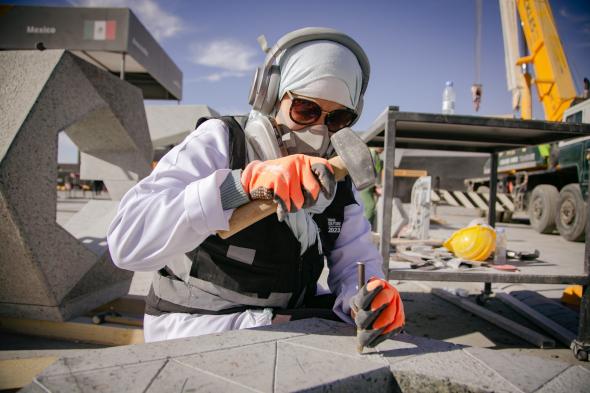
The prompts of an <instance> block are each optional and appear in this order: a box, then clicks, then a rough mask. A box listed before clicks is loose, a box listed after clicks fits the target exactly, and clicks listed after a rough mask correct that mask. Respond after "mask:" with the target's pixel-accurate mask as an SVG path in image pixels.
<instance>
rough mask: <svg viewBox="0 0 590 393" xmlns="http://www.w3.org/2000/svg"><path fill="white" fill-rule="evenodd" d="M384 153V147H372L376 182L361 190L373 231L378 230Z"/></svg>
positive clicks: (365, 211) (365, 214)
mask: <svg viewBox="0 0 590 393" xmlns="http://www.w3.org/2000/svg"><path fill="white" fill-rule="evenodd" d="M381 153H383V148H382V147H373V148H371V158H372V159H373V164H374V165H375V173H376V177H375V184H374V185H372V186H370V187H367V188H365V189H364V190H362V191H360V196H361V199H362V201H363V205H364V216H365V218H366V219H367V220H368V221H369V223H370V224H371V229H372V230H373V231H376V230H377V227H376V226H377V219H376V218H377V201H378V200H379V197H380V196H381V184H382V176H383V160H382V159H381V156H380V155H381Z"/></svg>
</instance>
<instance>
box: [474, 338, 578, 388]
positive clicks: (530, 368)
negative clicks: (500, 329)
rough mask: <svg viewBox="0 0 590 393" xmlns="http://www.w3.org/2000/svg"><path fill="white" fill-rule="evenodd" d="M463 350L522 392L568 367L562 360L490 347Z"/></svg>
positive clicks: (535, 386) (543, 382)
mask: <svg viewBox="0 0 590 393" xmlns="http://www.w3.org/2000/svg"><path fill="white" fill-rule="evenodd" d="M464 351H465V352H467V353H469V354H470V355H472V356H473V357H475V358H477V359H478V360H480V361H481V362H482V363H484V364H485V365H486V366H488V367H490V368H491V369H493V370H494V371H496V372H497V373H498V374H500V375H501V376H502V377H504V378H505V379H506V380H508V381H510V382H511V383H512V384H513V385H515V386H517V387H518V388H520V389H522V390H523V391H524V392H534V391H535V390H537V389H539V388H540V387H541V386H542V385H543V384H545V383H546V382H547V381H549V380H551V379H553V378H555V376H557V375H559V374H560V373H562V372H563V371H564V370H565V369H567V368H568V367H569V365H568V364H567V363H564V362H559V361H554V360H547V359H541V358H538V357H534V356H526V355H516V354H513V353H508V352H500V351H494V350H491V349H483V348H466V349H464Z"/></svg>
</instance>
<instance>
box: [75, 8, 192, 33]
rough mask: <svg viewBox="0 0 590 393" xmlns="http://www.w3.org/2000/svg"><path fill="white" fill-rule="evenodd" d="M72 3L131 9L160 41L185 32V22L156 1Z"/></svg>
mask: <svg viewBox="0 0 590 393" xmlns="http://www.w3.org/2000/svg"><path fill="white" fill-rule="evenodd" d="M70 3H71V4H73V5H76V6H82V7H128V8H131V10H132V11H133V13H135V14H136V15H137V17H138V18H139V20H140V21H141V22H142V23H143V24H144V25H145V27H146V28H147V29H148V30H149V32H150V33H151V34H152V35H153V36H154V37H155V38H156V40H158V41H162V40H164V39H166V38H170V37H174V36H175V35H177V34H178V33H180V32H181V31H183V30H185V26H184V23H183V21H182V20H181V19H180V18H179V17H177V16H176V15H174V14H172V13H170V12H167V11H166V10H164V9H163V8H162V7H160V4H159V3H158V2H156V1H155V0H72V1H70Z"/></svg>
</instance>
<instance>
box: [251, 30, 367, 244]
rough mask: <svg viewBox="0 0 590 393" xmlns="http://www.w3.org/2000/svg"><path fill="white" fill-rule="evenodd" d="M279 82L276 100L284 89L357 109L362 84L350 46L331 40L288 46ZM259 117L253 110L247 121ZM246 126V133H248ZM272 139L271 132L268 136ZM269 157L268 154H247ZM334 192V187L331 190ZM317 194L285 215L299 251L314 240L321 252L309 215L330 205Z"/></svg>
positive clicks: (313, 224)
mask: <svg viewBox="0 0 590 393" xmlns="http://www.w3.org/2000/svg"><path fill="white" fill-rule="evenodd" d="M279 66H280V68H281V81H280V84H279V94H278V99H277V100H278V101H280V100H281V99H282V98H283V96H284V95H285V93H286V92H287V91H292V92H293V93H295V94H299V95H303V96H307V97H313V98H321V99H324V100H329V101H333V102H337V103H339V104H341V105H344V106H346V107H347V108H351V109H353V110H356V108H357V105H358V102H359V98H360V94H361V87H362V83H363V73H362V69H361V66H360V65H359V62H358V60H357V58H356V56H355V54H354V53H352V52H351V51H350V49H348V48H346V47H345V46H342V45H340V44H338V43H336V42H334V41H323V40H318V41H309V42H305V43H302V44H299V45H295V46H292V47H290V48H289V49H287V50H286V51H285V52H284V53H283V54H282V55H280V58H279ZM257 116H261V115H260V113H258V112H255V111H253V113H251V114H250V118H249V120H248V122H251V121H253V120H255V119H256V117H257ZM248 132H249V130H248V127H247V128H246V133H247V134H248ZM271 138H274V135H272V136H271ZM266 153H267V154H268V152H266ZM250 158H251V159H253V158H257V159H268V158H269V157H250ZM334 191H336V190H334ZM333 197H334V196H332V198H331V199H326V198H325V197H324V195H323V194H322V193H320V195H319V198H318V201H317V202H316V204H315V205H314V206H312V207H310V208H308V209H304V210H300V211H298V212H296V213H290V214H287V216H286V219H285V222H286V224H287V225H288V226H289V228H291V231H292V232H293V234H294V235H295V237H296V238H297V239H298V240H299V242H300V243H301V254H303V253H304V252H305V251H306V250H307V249H308V248H309V247H310V246H311V245H313V244H314V243H317V247H318V250H319V252H322V247H321V240H320V238H319V231H318V228H317V225H316V223H315V221H314V220H313V219H312V217H311V215H312V214H318V213H321V212H323V211H324V209H325V208H326V207H327V206H328V205H330V203H331V202H332V199H333Z"/></svg>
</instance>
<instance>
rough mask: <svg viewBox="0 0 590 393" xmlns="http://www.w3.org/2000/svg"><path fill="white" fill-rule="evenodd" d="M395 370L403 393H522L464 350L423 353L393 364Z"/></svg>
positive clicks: (394, 373) (395, 375) (392, 368)
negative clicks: (447, 392) (453, 392)
mask: <svg viewBox="0 0 590 393" xmlns="http://www.w3.org/2000/svg"><path fill="white" fill-rule="evenodd" d="M490 352H492V351H491V350H490ZM386 358H387V357H386ZM391 370H392V372H393V375H394V377H395V379H396V381H397V382H398V384H399V385H400V387H401V389H402V391H403V392H406V391H408V392H440V391H485V392H488V391H489V392H491V391H493V392H521V390H520V389H519V388H518V387H516V386H515V385H513V384H511V383H510V382H509V381H507V380H506V379H504V378H503V377H502V376H500V375H499V374H498V373H497V372H496V371H494V370H493V369H491V368H489V367H487V366H486V365H485V364H484V363H482V362H480V361H478V360H477V359H475V358H474V357H473V356H470V355H469V354H468V353H466V352H464V351H463V350H461V349H459V350H450V351H445V352H436V351H435V352H423V353H422V354H421V355H419V356H412V357H410V358H409V359H406V360H403V361H398V362H394V363H392V364H391Z"/></svg>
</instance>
